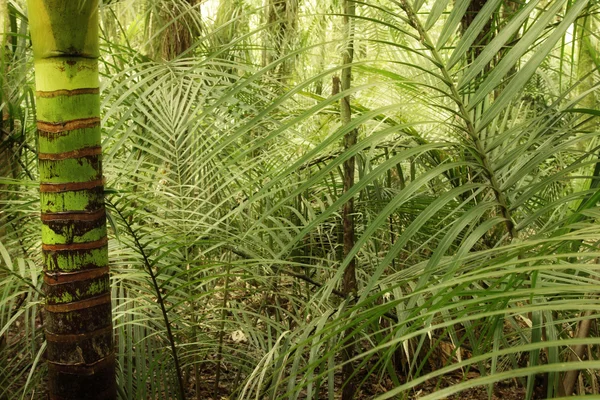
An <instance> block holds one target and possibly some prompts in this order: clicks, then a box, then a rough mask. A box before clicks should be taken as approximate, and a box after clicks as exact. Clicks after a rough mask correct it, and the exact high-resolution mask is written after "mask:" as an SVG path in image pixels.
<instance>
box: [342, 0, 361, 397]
mask: <svg viewBox="0 0 600 400" xmlns="http://www.w3.org/2000/svg"><path fill="white" fill-rule="evenodd" d="M355 14H356V4H355V3H354V1H353V0H344V36H345V38H344V39H345V40H346V46H345V50H344V53H343V56H342V62H343V64H344V68H343V69H342V78H341V89H342V91H346V90H349V89H350V87H351V83H352V82H351V81H352V67H351V64H352V61H353V60H354V21H353V16H354V15H355ZM340 114H341V122H342V125H346V124H349V123H350V122H351V120H352V109H351V108H350V95H349V94H348V95H346V96H344V97H343V98H342V100H341V104H340ZM357 135H358V132H357V130H356V129H353V130H352V131H350V132H348V133H347V134H346V135H345V137H344V148H345V150H346V151H347V150H348V149H350V148H351V147H352V146H354V145H355V144H356V139H357ZM354 169H355V157H354V156H352V157H350V158H349V159H348V160H346V161H345V162H344V193H347V192H348V191H349V190H350V189H351V188H352V186H354ZM342 221H343V222H342V223H343V226H344V259H345V258H346V257H347V256H348V255H349V254H350V252H351V251H352V248H353V247H354V199H353V198H351V199H350V200H348V202H347V203H346V204H344V208H343V210H342ZM356 286H357V285H356V259H355V258H354V257H353V258H352V260H350V263H349V264H348V266H347V267H346V270H345V271H344V276H343V281H342V292H343V293H344V294H345V295H346V296H347V297H351V296H352V295H354V294H356V290H357V287H356ZM351 336H352V328H349V329H348V330H346V332H345V339H346V340H347V344H346V346H345V347H344V349H343V350H342V361H343V362H344V365H343V367H342V382H343V385H344V388H343V390H342V400H349V399H352V398H354V382H353V381H354V379H353V377H352V375H353V374H354V367H353V366H352V363H351V362H350V360H351V359H352V358H353V357H354V344H353V338H352V337H351Z"/></svg>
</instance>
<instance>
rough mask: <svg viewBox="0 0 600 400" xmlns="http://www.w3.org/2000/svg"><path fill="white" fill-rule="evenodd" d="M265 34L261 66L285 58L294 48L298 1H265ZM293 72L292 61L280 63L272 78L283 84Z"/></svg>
mask: <svg viewBox="0 0 600 400" xmlns="http://www.w3.org/2000/svg"><path fill="white" fill-rule="evenodd" d="M267 1H268V4H267V8H266V13H267V26H268V28H267V31H266V32H267V34H266V40H265V43H264V44H263V46H264V47H263V65H264V66H266V65H269V64H271V63H272V62H274V61H277V60H279V59H280V58H282V57H285V56H286V54H287V53H289V52H290V51H291V50H292V49H293V47H294V45H293V44H294V41H295V36H296V30H297V28H298V26H297V25H298V0H267ZM293 70H294V60H293V59H286V60H284V61H282V62H281V63H280V64H279V65H278V66H277V68H276V69H275V70H274V76H275V77H276V78H277V79H278V80H279V81H281V82H285V81H286V79H288V78H289V77H290V75H291V74H292V72H293Z"/></svg>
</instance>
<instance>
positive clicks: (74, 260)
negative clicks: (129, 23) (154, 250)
mask: <svg viewBox="0 0 600 400" xmlns="http://www.w3.org/2000/svg"><path fill="white" fill-rule="evenodd" d="M28 9H29V22H30V27H31V37H32V42H33V55H34V63H35V64H34V65H35V78H36V98H37V118H38V122H37V127H38V133H39V171H40V197H41V219H42V250H43V258H44V283H45V291H46V306H45V320H44V323H45V332H46V341H47V350H46V358H47V361H48V392H49V398H50V399H80V400H81V399H86V400H89V399H114V398H116V386H115V357H114V349H113V339H112V321H111V320H112V318H111V299H110V284H109V272H108V248H107V238H106V216H105V209H104V190H103V182H102V171H101V157H102V154H101V153H102V149H101V147H100V143H101V142H100V99H99V77H98V53H99V46H98V1H97V0H28Z"/></svg>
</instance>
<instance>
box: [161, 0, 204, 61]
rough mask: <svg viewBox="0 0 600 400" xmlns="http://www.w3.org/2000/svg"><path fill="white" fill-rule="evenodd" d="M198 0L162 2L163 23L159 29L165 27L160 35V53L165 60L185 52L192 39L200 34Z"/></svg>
mask: <svg viewBox="0 0 600 400" xmlns="http://www.w3.org/2000/svg"><path fill="white" fill-rule="evenodd" d="M197 4H199V1H198V0H184V1H176V2H173V1H172V0H169V1H167V2H166V3H163V4H162V14H163V15H162V18H161V20H162V21H163V23H164V24H163V25H162V26H161V27H159V29H165V31H164V32H163V35H162V42H161V55H162V58H163V59H165V60H174V59H175V58H177V57H179V56H180V55H182V54H184V53H185V52H187V51H188V50H189V49H190V48H191V47H192V45H193V44H194V40H195V39H196V38H197V37H198V36H200V33H201V27H200V24H199V21H198V20H199V17H198V16H194V13H195V12H197V13H198V15H199V12H200V7H196V5H197Z"/></svg>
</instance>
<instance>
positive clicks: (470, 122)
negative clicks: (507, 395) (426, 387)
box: [0, 0, 600, 400]
mask: <svg viewBox="0 0 600 400" xmlns="http://www.w3.org/2000/svg"><path fill="white" fill-rule="evenodd" d="M0 3H2V1H0ZM105 3H106V4H104V5H103V6H102V7H101V10H100V12H101V17H102V18H101V19H102V25H101V27H102V29H101V31H102V35H103V36H102V38H101V45H102V58H101V69H102V73H103V77H102V99H103V103H102V104H103V106H102V107H103V110H102V111H103V120H102V123H103V127H104V128H103V133H104V142H103V146H104V159H103V163H104V171H105V172H104V174H105V176H106V187H107V191H106V195H107V206H108V211H109V223H110V226H111V240H110V244H109V251H110V259H111V268H112V297H113V318H114V328H115V338H116V344H117V353H118V355H117V361H118V376H117V379H118V383H119V390H120V396H121V398H122V399H150V398H152V399H155V398H156V399H158V398H160V399H167V398H174V399H175V398H179V399H181V398H184V397H185V398H207V397H209V396H213V397H212V398H220V397H219V396H228V397H227V398H231V399H250V398H254V399H317V398H319V399H321V398H328V399H333V398H335V395H336V394H337V393H340V391H341V386H342V384H343V381H342V379H341V375H340V372H341V369H342V358H341V357H340V352H341V350H342V349H343V348H344V346H346V345H347V344H348V343H353V344H354V349H355V354H354V357H353V359H352V361H351V362H352V363H353V365H354V367H355V368H354V371H355V376H354V377H353V380H354V381H355V382H356V385H357V387H358V389H357V391H356V397H357V398H376V399H381V400H383V399H388V398H412V396H415V395H416V394H417V393H418V392H419V390H420V389H421V388H422V387H423V384H424V383H425V382H429V383H433V385H434V386H435V385H438V388H439V390H436V391H433V392H431V393H430V394H428V395H423V397H419V398H423V399H443V398H445V397H446V396H448V395H450V394H453V393H458V392H460V391H462V390H467V389H470V388H472V387H476V386H483V387H488V388H489V391H490V394H491V393H492V391H493V385H494V384H495V383H498V382H502V381H506V380H511V379H512V380H514V382H516V383H517V384H518V385H522V387H523V388H524V392H525V393H526V397H527V398H533V397H534V396H538V397H541V398H546V397H559V396H565V395H569V394H570V393H571V392H573V387H572V386H571V388H570V389H569V385H570V384H567V383H566V382H569V381H570V380H572V381H573V385H575V383H577V384H576V385H575V386H576V388H575V389H576V390H577V391H579V394H580V395H584V394H585V393H586V391H588V392H594V393H596V394H598V393H599V389H598V382H597V375H596V372H595V371H596V369H597V368H599V367H600V356H599V354H598V348H599V347H598V345H599V344H600V339H599V338H600V335H599V334H598V333H599V332H598V327H597V325H596V324H595V312H596V310H597V308H598V306H599V303H600V298H599V297H598V293H599V292H600V285H599V283H598V279H599V278H600V264H599V263H598V260H599V259H600V258H599V257H600V251H599V250H598V240H600V228H599V227H598V224H596V222H597V221H596V218H597V217H598V215H599V213H600V209H599V208H598V205H597V204H598V201H599V200H600V191H599V185H600V180H599V178H598V176H599V175H600V163H599V162H598V154H599V151H600V141H599V140H598V138H597V137H596V136H597V135H598V133H599V130H598V122H597V117H598V115H599V111H597V110H596V108H597V101H596V90H597V82H598V68H599V66H600V64H599V62H600V58H599V53H598V50H599V46H598V44H599V40H598V37H597V32H598V30H597V29H596V26H597V24H598V11H600V9H599V8H598V5H597V4H596V2H591V1H587V0H568V1H566V0H530V1H527V2H517V1H508V0H488V1H484V2H481V1H469V0H455V1H454V2H449V1H448V0H437V1H434V0H428V1H425V0H376V1H367V2H360V1H357V2H356V3H355V4H356V13H357V15H356V17H355V18H353V24H354V32H355V34H354V37H353V38H352V39H353V45H354V50H355V51H354V60H353V64H352V73H353V81H352V87H351V88H350V89H348V90H346V91H339V90H338V89H339V87H337V84H336V79H337V77H338V76H340V73H341V70H342V68H343V67H344V65H343V63H342V53H343V51H344V49H346V48H347V41H348V40H349V38H348V37H347V31H346V30H344V29H343V26H342V14H343V12H342V5H341V2H340V1H338V0H330V1H316V0H302V1H301V0H289V1H281V0H268V1H265V4H262V2H260V1H258V0H235V1H225V0H223V1H217V0H205V1H198V0H112V1H106V2H105ZM6 11H7V12H2V11H0V17H2V18H4V20H5V21H6V22H7V23H6V24H5V26H4V30H3V31H4V32H6V34H5V35H3V37H4V39H3V53H2V60H1V63H2V69H3V74H2V81H1V84H2V87H1V89H2V92H1V93H2V97H1V100H2V110H3V120H2V121H3V122H2V124H3V125H2V136H1V137H0V172H1V175H0V399H4V398H7V399H17V398H22V399H25V398H43V392H44V389H43V387H44V377H45V367H44V363H43V354H44V349H45V344H44V338H43V329H42V328H41V326H42V323H43V315H41V313H40V309H41V305H42V304H43V301H44V299H43V290H42V282H41V279H40V273H41V255H40V234H39V229H40V223H39V210H38V204H39V193H38V188H37V187H38V183H37V176H38V172H37V165H36V154H35V152H36V130H35V122H34V121H35V105H34V102H33V88H32V82H33V71H32V69H31V51H30V43H29V38H28V36H27V35H28V33H27V17H26V11H25V10H24V7H23V4H22V2H21V1H20V0H8V4H7V10H6ZM345 33H346V34H345ZM349 94H351V96H352V100H351V106H352V111H353V115H352V120H351V122H350V123H349V124H342V123H341V122H340V99H342V98H343V97H344V96H346V95H349ZM353 129H358V141H357V143H356V144H355V145H353V146H351V147H350V148H349V149H347V150H345V149H344V147H343V143H342V140H343V138H344V136H345V135H346V134H348V133H349V132H351V131H352V130H353ZM353 156H354V157H356V169H355V183H354V185H353V186H352V188H351V190H349V191H347V192H345V191H344V190H343V164H344V161H346V160H348V159H349V158H350V157H353ZM350 198H354V199H355V200H354V207H355V220H356V242H355V244H354V246H353V248H352V252H351V253H350V254H348V255H346V256H344V253H343V251H342V247H343V243H342V235H343V232H342V222H341V210H342V206H343V205H344V204H345V203H346V202H347V201H348V200H349V199H350ZM353 258H355V259H356V265H357V270H356V278H357V282H358V291H357V292H356V293H346V292H344V291H343V290H341V279H342V276H343V273H344V270H345V268H346V267H347V265H348V264H349V263H350V262H351V260H352V259H353ZM568 361H571V362H568ZM577 370H581V375H579V377H578V376H577V375H576V374H573V373H570V371H577ZM448 379H449V380H451V381H452V382H453V383H454V384H453V385H450V386H448V385H447V382H448ZM445 382H446V383H445ZM565 387H567V389H564V388H565ZM540 390H541V394H540ZM182 392H185V393H182Z"/></svg>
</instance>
